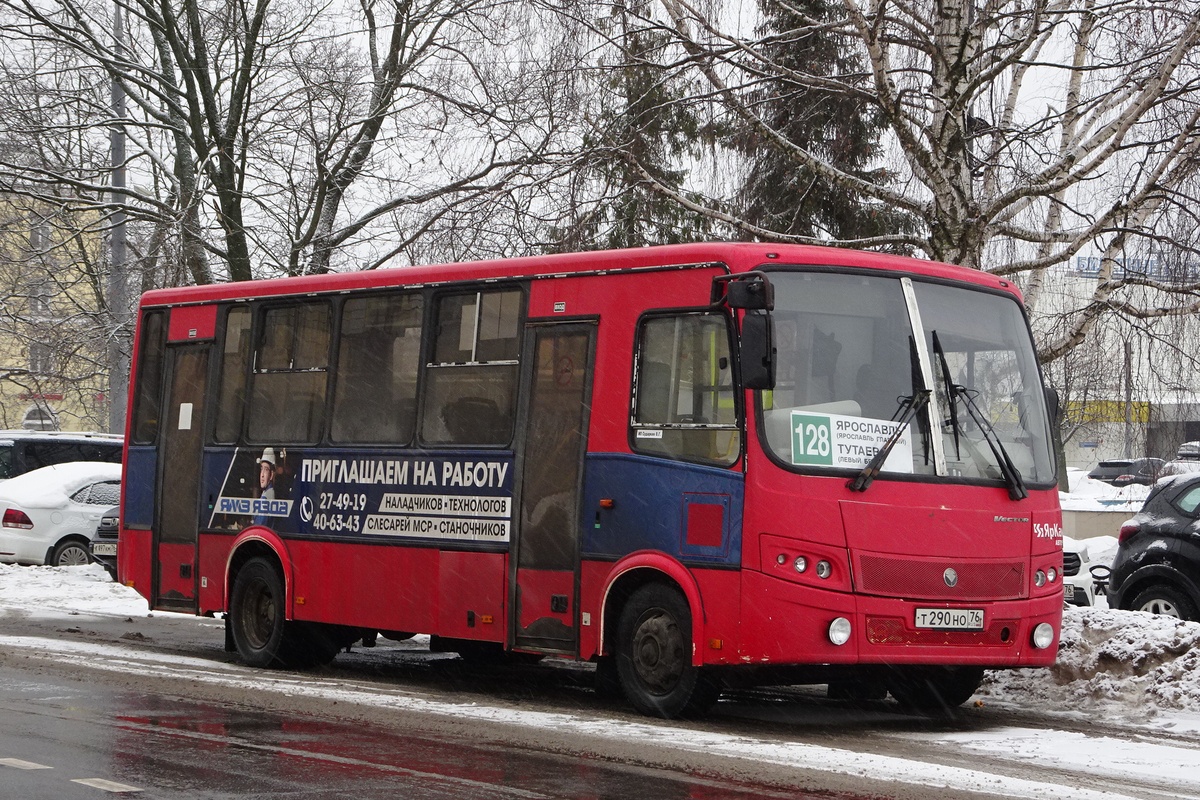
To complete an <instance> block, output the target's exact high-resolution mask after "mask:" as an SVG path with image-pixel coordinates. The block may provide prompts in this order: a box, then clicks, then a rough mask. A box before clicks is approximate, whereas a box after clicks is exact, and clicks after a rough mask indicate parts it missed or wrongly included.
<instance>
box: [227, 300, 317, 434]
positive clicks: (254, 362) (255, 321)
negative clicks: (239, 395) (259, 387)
mask: <svg viewBox="0 0 1200 800" xmlns="http://www.w3.org/2000/svg"><path fill="white" fill-rule="evenodd" d="M338 305H339V304H337V303H335V302H334V298H332V297H330V296H324V295H318V296H315V297H314V296H310V295H301V296H294V297H286V298H279V299H277V298H271V300H269V301H266V302H263V303H260V304H258V305H257V307H256V308H255V309H254V311H253V318H252V332H251V339H252V341H253V347H252V349H251V352H250V363H249V368H248V372H247V373H246V379H247V383H246V396H245V398H244V415H243V419H242V437H241V442H244V443H246V444H252V445H270V446H275V445H315V444H320V443H321V442H323V441H325V438H326V436H327V435H328V428H329V395H330V388H331V387H330V383H331V381H330V378H331V375H332V373H333V371H334V369H335V366H336V365H335V363H334V355H333V350H334V347H333V345H334V343H335V342H337V341H338V330H337V316H336V314H335V313H334V310H335V307H336V306H338ZM306 306H311V307H318V306H319V307H323V308H324V309H325V311H326V314H327V319H328V323H329V324H328V327H327V329H326V331H327V334H326V339H325V359H324V366H320V367H304V368H295V367H294V366H291V367H288V368H286V369H280V368H275V367H272V368H263V369H260V368H259V366H258V364H259V359H260V356H261V354H262V348H263V342H264V337H265V336H266V333H267V330H268V328H267V316H268V315H269V314H271V313H272V312H276V311H281V310H285V309H296V310H299V309H302V308H304V307H306ZM299 330H300V327H299V326H297V325H294V324H293V326H292V333H291V343H290V346H289V357H290V359H291V360H292V362H293V363H294V361H295V356H296V344H297V332H298V331H299ZM309 374H324V376H325V385H324V388H323V391H322V392H320V399H319V402H317V403H316V404H315V406H316V408H318V409H319V411H320V416H319V418H318V419H317V421H316V426H315V431H314V430H310V431H309V433H315V435H314V436H309V437H307V438H302V439H298V438H288V437H267V438H255V437H254V433H255V431H253V430H252V427H253V425H254V422H255V418H254V410H255V403H254V395H255V383H256V381H257V379H258V376H260V375H309ZM289 394H290V391H289Z"/></svg>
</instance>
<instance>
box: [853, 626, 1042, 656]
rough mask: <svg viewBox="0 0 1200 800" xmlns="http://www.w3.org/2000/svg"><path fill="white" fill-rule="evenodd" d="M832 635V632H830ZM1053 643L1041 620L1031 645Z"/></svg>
mask: <svg viewBox="0 0 1200 800" xmlns="http://www.w3.org/2000/svg"><path fill="white" fill-rule="evenodd" d="M831 636H832V634H831ZM1052 644H1054V626H1053V625H1051V624H1050V623H1049V622H1043V623H1041V624H1039V625H1038V626H1037V627H1036V628H1034V629H1033V646H1034V647H1036V648H1037V649H1038V650H1045V649H1046V648H1047V647H1049V646H1050V645H1052Z"/></svg>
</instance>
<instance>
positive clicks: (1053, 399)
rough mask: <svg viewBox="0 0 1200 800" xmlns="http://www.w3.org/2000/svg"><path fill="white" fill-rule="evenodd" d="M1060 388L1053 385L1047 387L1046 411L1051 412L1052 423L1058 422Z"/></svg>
mask: <svg viewBox="0 0 1200 800" xmlns="http://www.w3.org/2000/svg"><path fill="white" fill-rule="evenodd" d="M1058 406H1059V400H1058V389H1055V388H1054V387H1053V386H1047V387H1046V411H1047V412H1049V414H1050V424H1051V425H1057V424H1058V412H1059V407H1058Z"/></svg>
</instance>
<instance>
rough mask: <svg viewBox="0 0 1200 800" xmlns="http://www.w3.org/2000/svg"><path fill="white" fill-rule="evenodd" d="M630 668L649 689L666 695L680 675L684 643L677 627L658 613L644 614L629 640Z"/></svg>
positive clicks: (667, 617)
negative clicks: (631, 659)
mask: <svg viewBox="0 0 1200 800" xmlns="http://www.w3.org/2000/svg"><path fill="white" fill-rule="evenodd" d="M632 655H633V666H634V668H635V669H636V670H637V674H638V677H639V678H641V680H642V682H643V683H645V684H646V685H647V686H648V687H649V688H650V689H652V690H654V691H658V692H667V691H670V689H671V688H673V687H674V686H675V684H676V683H677V682H678V681H679V679H680V677H681V676H682V675H683V670H684V665H685V662H684V642H683V636H682V634H681V633H680V631H679V626H678V625H677V624H675V620H674V619H672V618H671V616H670V615H669V614H666V613H664V612H663V611H661V610H653V611H648V612H646V614H645V615H643V617H642V619H641V620H640V621H639V622H638V626H637V630H636V632H635V633H634V639H633V653H632Z"/></svg>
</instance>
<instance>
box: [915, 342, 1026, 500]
mask: <svg viewBox="0 0 1200 800" xmlns="http://www.w3.org/2000/svg"><path fill="white" fill-rule="evenodd" d="M933 351H934V353H936V354H937V357H938V363H939V364H940V365H941V370H942V380H943V381H945V383H946V394H947V396H948V399H949V400H950V427H951V429H953V431H954V451H955V455H957V456H958V457H959V458H961V457H962V456H961V454H959V452H958V435H959V424H958V401H959V400H960V399H961V400H962V401H963V405H964V406H966V407H967V413H968V414H970V415H971V419H973V420H974V421H975V424H976V425H978V426H979V430H980V432H982V433H983V440H984V441H985V442H987V443H988V447H989V448H991V451H992V456H993V457H994V458H995V459H996V464H997V465H998V466H999V467H1000V473H1001V474H1002V475H1003V476H1004V482H1005V483H1006V484H1007V485H1008V497H1009V499H1010V500H1024V499H1025V498H1026V497H1029V492H1028V491H1027V490H1026V489H1025V481H1024V480H1023V479H1022V478H1021V472H1020V470H1018V469H1017V467H1016V465H1015V464H1013V462H1012V458H1011V457H1010V456H1009V455H1008V451H1007V450H1006V449H1004V443H1003V442H1001V441H1000V437H999V436H997V435H996V431H995V429H994V428H992V424H991V423H990V422H988V421H987V417H986V416H985V415H984V413H983V412H982V411H981V410H980V409H979V406H977V405H975V399H974V397H973V395H975V394H977V392H973V391H972V390H970V389H968V388H967V387H965V386H962V385H961V384H957V383H955V382H954V381H953V380H951V378H950V366H949V365H948V364H947V363H946V351H944V350H943V349H942V343H941V342H940V341H938V335H937V331H934V332H933Z"/></svg>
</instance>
